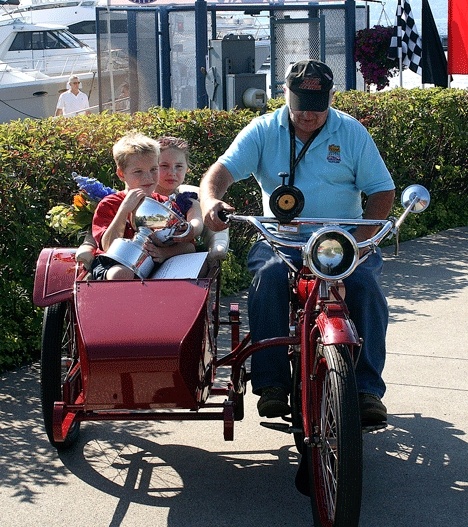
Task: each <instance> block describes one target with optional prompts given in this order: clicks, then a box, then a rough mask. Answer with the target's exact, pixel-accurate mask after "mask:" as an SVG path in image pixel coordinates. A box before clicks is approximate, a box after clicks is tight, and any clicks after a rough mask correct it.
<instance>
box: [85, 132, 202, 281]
mask: <svg viewBox="0 0 468 527" xmlns="http://www.w3.org/2000/svg"><path fill="white" fill-rule="evenodd" d="M113 155H114V160H115V164H116V166H117V170H116V173H117V176H118V178H119V179H120V180H121V181H123V182H124V184H125V188H124V190H122V191H120V192H117V193H116V194H110V195H109V196H106V197H105V198H103V199H102V200H101V201H100V202H99V204H98V206H97V208H96V211H95V213H94V217H93V223H92V233H93V237H94V239H95V241H96V243H97V245H98V251H97V254H98V256H97V257H96V258H95V260H94V262H93V264H92V267H91V271H92V277H93V279H95V280H131V279H133V278H134V274H133V271H132V270H131V269H129V268H128V267H125V266H124V265H122V264H120V263H118V262H116V261H115V260H112V259H111V258H108V257H107V256H105V255H104V254H103V253H105V252H106V251H107V250H108V249H109V247H110V245H111V244H112V242H113V241H114V240H115V239H117V238H133V236H134V235H135V234H136V232H135V230H134V229H133V227H132V225H131V222H130V215H131V213H132V212H133V211H135V210H136V209H137V208H138V206H139V205H140V203H141V202H142V200H143V199H144V198H145V197H151V198H153V199H155V200H156V201H159V202H164V201H167V197H165V196H161V195H160V194H157V193H156V192H155V189H156V184H157V182H158V164H159V144H158V142H157V141H155V140H154V139H151V138H149V137H146V136H145V135H143V134H140V133H129V134H127V135H125V136H124V137H122V139H120V140H119V141H117V143H116V144H115V145H114V147H113ZM145 249H146V250H147V251H148V253H149V254H150V256H151V257H152V258H153V260H154V261H155V262H156V263H162V262H164V260H166V259H167V258H170V257H171V256H175V255H176V254H183V253H192V252H194V251H195V247H194V245H193V243H190V242H181V243H177V244H174V245H170V246H164V247H156V246H155V245H153V244H152V243H151V242H147V243H146V244H145Z"/></svg>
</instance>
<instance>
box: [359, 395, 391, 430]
mask: <svg viewBox="0 0 468 527" xmlns="http://www.w3.org/2000/svg"><path fill="white" fill-rule="evenodd" d="M359 408H360V411H361V423H362V425H363V426H369V425H378V424H381V423H386V422H387V409H386V408H385V405H384V404H383V403H382V401H381V400H380V397H378V396H377V395H372V394H371V393H360V394H359Z"/></svg>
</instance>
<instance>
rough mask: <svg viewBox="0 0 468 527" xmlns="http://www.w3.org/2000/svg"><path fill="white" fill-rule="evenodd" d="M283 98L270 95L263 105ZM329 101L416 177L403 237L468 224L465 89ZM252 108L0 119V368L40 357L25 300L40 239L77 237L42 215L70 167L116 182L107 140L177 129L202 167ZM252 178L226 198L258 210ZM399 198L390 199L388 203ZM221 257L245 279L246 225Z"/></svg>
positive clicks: (70, 189)
mask: <svg viewBox="0 0 468 527" xmlns="http://www.w3.org/2000/svg"><path fill="white" fill-rule="evenodd" d="M279 104H281V101H272V102H271V103H270V109H272V108H273V107H276V106H278V105H279ZM334 106H335V107H337V108H339V109H342V110H344V111H347V112H349V113H350V114H352V115H354V116H355V117H357V118H358V119H359V120H360V121H361V122H363V124H365V125H366V127H367V128H368V129H369V131H370V132H371V134H372V135H373V137H374V139H375V141H376V143H377V145H378V147H379V148H380V150H381V152H382V155H383V156H384V158H385V161H386V163H387V166H388V167H389V169H390V171H391V172H392V174H393V176H394V178H395V182H396V185H397V188H398V191H401V190H402V189H403V188H404V187H405V186H407V185H408V184H410V183H415V182H418V183H421V184H423V185H425V186H426V187H428V188H429V189H430V191H431V194H432V203H431V207H430V208H429V209H428V211H427V212H425V213H424V214H422V215H419V216H416V215H414V216H411V218H410V220H409V221H408V222H407V224H405V227H404V230H403V233H402V234H403V238H404V239H408V238H411V237H415V236H421V235H425V234H428V233H432V232H437V231H439V230H443V229H447V228H450V227H455V226H460V225H467V224H468V206H467V205H468V203H467V200H468V195H467V192H466V186H467V182H468V177H467V164H468V156H466V148H467V147H466V145H467V144H468V141H467V139H468V124H467V123H468V119H467V115H466V113H467V111H468V94H467V93H466V92H465V91H463V90H454V89H449V90H442V89H430V90H419V89H415V90H403V89H396V90H391V91H389V92H384V93H381V92H380V93H378V94H366V93H363V92H345V93H338V94H336V99H335V103H334ZM253 116H254V114H253V113H251V112H250V111H248V110H243V111H230V112H224V111H218V112H214V111H210V110H197V111H176V110H166V109H161V108H156V109H152V110H150V111H148V112H145V113H138V114H135V115H133V116H129V115H124V114H122V115H119V114H117V115H110V114H101V115H91V116H88V117H76V118H72V119H64V118H60V119H53V118H50V119H44V120H41V121H32V120H24V121H16V122H13V123H9V124H5V125H0V209H1V215H0V251H1V259H0V323H1V325H0V371H2V370H5V369H9V368H12V367H14V366H17V365H19V364H21V363H24V362H27V361H30V360H31V359H32V358H35V357H37V354H38V348H39V339H40V326H41V316H42V313H41V310H39V309H37V308H35V307H34V306H33V305H32V303H31V292H32V287H33V281H34V269H35V263H36V260H37V256H38V254H39V252H40V250H41V249H42V247H46V246H63V245H77V244H78V240H77V239H74V240H72V239H66V238H63V237H61V236H58V235H57V234H56V233H55V232H53V231H52V230H51V229H50V228H48V227H47V225H46V223H45V215H46V212H47V211H48V210H49V209H50V208H51V207H52V206H53V205H55V204H57V203H60V202H64V203H69V202H70V198H71V195H72V194H73V193H74V192H75V191H76V186H75V184H74V182H73V181H72V179H71V177H70V175H71V173H72V172H73V171H76V172H78V173H80V174H82V175H85V176H90V177H96V178H98V179H99V180H101V181H102V182H103V183H105V184H106V185H109V186H115V187H118V185H119V182H118V180H117V178H116V177H115V174H114V164H113V159H112V154H111V148H112V145H113V144H114V142H115V141H116V140H117V139H118V138H120V137H121V136H122V135H123V134H124V133H125V132H126V131H128V130H133V129H136V130H139V131H141V132H143V133H146V134H148V135H150V136H152V137H158V136H160V135H167V134H170V135H176V136H182V137H184V138H185V139H187V140H188V141H189V143H190V144H191V159H192V167H191V173H190V175H189V177H188V178H187V182H193V183H198V182H199V180H200V177H201V176H202V174H203V173H204V171H205V170H206V169H207V168H208V167H209V166H210V164H211V163H213V162H214V161H215V160H216V159H217V157H218V156H219V155H220V154H221V153H223V152H224V150H225V149H226V148H227V147H228V145H229V144H230V143H231V141H232V139H233V138H234V137H235V135H236V134H237V132H238V131H239V130H241V129H242V128H243V127H244V126H245V125H246V124H247V123H248V122H249V121H250V120H251V119H252V117H253ZM259 196H260V194H259V189H258V186H257V185H256V183H255V181H254V180H253V179H249V180H247V181H245V182H243V183H239V184H237V185H234V186H233V187H231V189H230V191H229V195H228V198H227V199H228V200H229V201H230V202H231V203H232V204H233V205H234V206H235V207H236V208H237V210H238V211H239V212H241V211H242V212H246V213H255V212H256V211H259V210H260V205H259V202H260V199H259ZM398 208H399V205H398V202H396V204H395V212H397V209H398ZM231 233H232V242H231V248H232V249H233V250H232V252H231V253H230V255H229V258H228V261H227V262H226V264H225V273H224V275H225V278H226V279H225V281H224V292H225V293H229V292H233V291H235V290H236V289H238V288H239V287H243V286H245V285H246V284H247V282H248V276H247V275H246V273H245V266H244V263H245V255H246V251H247V250H248V247H249V244H250V236H249V233H248V232H246V231H245V228H244V229H241V228H240V227H238V226H236V227H233V229H232V231H231Z"/></svg>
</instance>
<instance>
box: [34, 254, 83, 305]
mask: <svg viewBox="0 0 468 527" xmlns="http://www.w3.org/2000/svg"><path fill="white" fill-rule="evenodd" d="M75 253H76V249H75V248H73V249H71V248H46V249H42V251H41V253H40V254H39V258H38V260H37V265H36V275H35V278H34V291H33V302H34V304H35V305H36V306H39V307H46V306H50V305H51V304H56V303H58V302H64V301H65V300H69V299H70V298H71V297H72V295H73V286H74V283H75V276H76V260H75Z"/></svg>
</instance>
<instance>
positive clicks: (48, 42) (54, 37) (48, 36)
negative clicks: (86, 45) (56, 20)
mask: <svg viewBox="0 0 468 527" xmlns="http://www.w3.org/2000/svg"><path fill="white" fill-rule="evenodd" d="M44 37H45V38H44V49H67V48H69V47H70V46H68V45H67V43H66V42H64V40H63V39H62V38H60V35H59V34H58V33H56V32H55V31H47V32H46V33H45V35H44Z"/></svg>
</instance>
